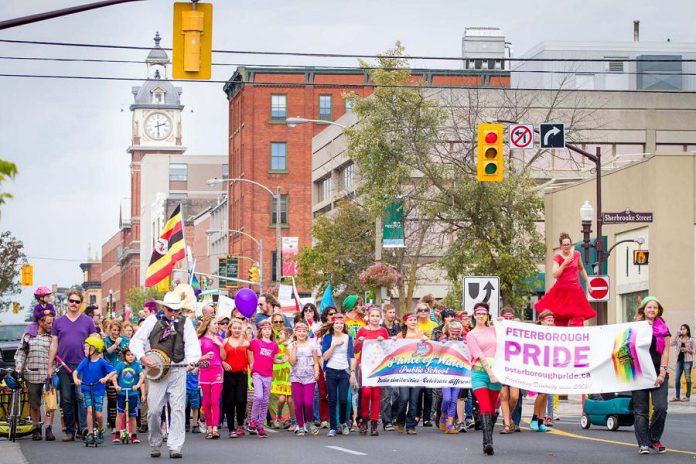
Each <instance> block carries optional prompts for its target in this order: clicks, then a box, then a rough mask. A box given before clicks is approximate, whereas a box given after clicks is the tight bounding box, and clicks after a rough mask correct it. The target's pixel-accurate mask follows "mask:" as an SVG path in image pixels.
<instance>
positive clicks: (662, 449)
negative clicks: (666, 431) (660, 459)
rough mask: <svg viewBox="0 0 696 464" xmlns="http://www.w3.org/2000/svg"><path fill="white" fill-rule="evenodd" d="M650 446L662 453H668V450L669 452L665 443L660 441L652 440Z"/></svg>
mask: <svg viewBox="0 0 696 464" xmlns="http://www.w3.org/2000/svg"><path fill="white" fill-rule="evenodd" d="M650 448H652V449H654V450H655V451H657V452H658V453H660V454H663V453H666V452H667V448H665V445H663V444H662V443H660V442H659V441H654V442H652V443H651V444H650Z"/></svg>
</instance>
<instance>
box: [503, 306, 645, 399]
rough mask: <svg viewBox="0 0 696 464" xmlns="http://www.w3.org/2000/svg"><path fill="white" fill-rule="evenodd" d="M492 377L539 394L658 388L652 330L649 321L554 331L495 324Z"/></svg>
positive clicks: (551, 328)
mask: <svg viewBox="0 0 696 464" xmlns="http://www.w3.org/2000/svg"><path fill="white" fill-rule="evenodd" d="M495 328H496V332H497V337H496V338H497V343H498V345H497V349H496V354H495V362H494V363H493V374H494V375H495V377H496V378H497V379H498V381H499V382H501V383H502V384H504V385H510V386H513V387H519V388H523V389H525V390H531V391H535V392H539V393H560V394H582V393H607V392H621V391H630V390H641V389H644V388H650V387H653V386H654V384H655V379H656V378H657V376H656V373H655V367H654V366H653V363H652V360H651V358H650V352H649V349H650V342H651V341H652V327H651V326H650V325H649V324H648V323H647V322H645V321H643V322H630V323H626V324H613V325H603V326H594V327H554V326H550V327H549V326H541V325H533V324H526V323H521V322H515V321H507V320H503V321H495Z"/></svg>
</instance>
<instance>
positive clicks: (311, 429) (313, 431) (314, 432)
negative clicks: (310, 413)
mask: <svg viewBox="0 0 696 464" xmlns="http://www.w3.org/2000/svg"><path fill="white" fill-rule="evenodd" d="M308 431H309V433H311V434H312V435H317V434H318V433H319V429H318V428H317V426H316V425H314V424H312V423H310V424H309V427H308Z"/></svg>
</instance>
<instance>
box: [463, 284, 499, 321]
mask: <svg viewBox="0 0 696 464" xmlns="http://www.w3.org/2000/svg"><path fill="white" fill-rule="evenodd" d="M463 290H464V298H463V301H464V311H466V312H467V313H470V314H471V312H472V311H473V310H474V305H475V304H476V303H478V302H480V301H485V302H487V303H488V304H489V305H490V310H491V316H493V317H497V316H498V314H499V312H500V311H499V309H500V308H499V306H500V279H499V278H498V276H467V277H464V289H463Z"/></svg>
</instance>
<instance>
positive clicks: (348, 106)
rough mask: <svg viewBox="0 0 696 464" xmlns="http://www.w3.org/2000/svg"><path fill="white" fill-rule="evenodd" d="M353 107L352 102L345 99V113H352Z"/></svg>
mask: <svg viewBox="0 0 696 464" xmlns="http://www.w3.org/2000/svg"><path fill="white" fill-rule="evenodd" d="M353 106H355V103H354V102H353V100H349V99H348V98H346V113H347V112H349V111H353Z"/></svg>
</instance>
